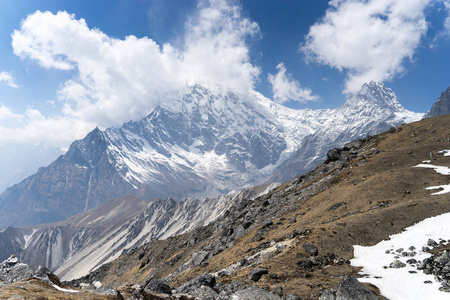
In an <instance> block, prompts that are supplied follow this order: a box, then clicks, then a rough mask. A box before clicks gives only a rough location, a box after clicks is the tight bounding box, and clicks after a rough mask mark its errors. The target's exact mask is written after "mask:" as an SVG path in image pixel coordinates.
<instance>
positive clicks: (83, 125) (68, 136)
mask: <svg viewBox="0 0 450 300" xmlns="http://www.w3.org/2000/svg"><path fill="white" fill-rule="evenodd" d="M94 127H95V125H94V124H93V123H88V122H85V121H82V120H79V119H75V118H72V117H56V118H47V117H45V116H44V115H42V113H41V112H40V111H38V110H36V109H32V108H29V109H27V110H26V111H25V112H24V113H23V114H18V113H14V112H12V110H11V109H10V108H8V107H5V106H0V144H5V143H24V142H25V143H28V144H48V145H53V146H58V147H61V148H64V147H67V145H68V144H69V143H70V142H72V141H73V140H74V139H75V138H81V137H83V136H84V135H85V134H86V132H88V131H89V130H92V129H93V128H94Z"/></svg>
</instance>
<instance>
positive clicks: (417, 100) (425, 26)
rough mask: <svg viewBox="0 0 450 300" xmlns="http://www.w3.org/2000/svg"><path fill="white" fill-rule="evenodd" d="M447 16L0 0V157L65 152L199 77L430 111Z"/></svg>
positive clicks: (447, 1) (371, 6)
mask: <svg viewBox="0 0 450 300" xmlns="http://www.w3.org/2000/svg"><path fill="white" fill-rule="evenodd" d="M449 11H450V0H331V1H325V0H283V1H275V0H242V1H237V0H199V1H197V0H127V1H115V0H110V1H100V0H76V1H75V0H70V1H60V0H54V1H50V0H47V1H46V0H42V1H34V0H27V1H24V0H17V1H8V0H0V57H1V59H0V154H2V153H6V152H5V151H6V150H8V151H9V152H11V149H13V148H14V149H22V148H23V147H26V146H27V145H33V147H35V146H36V145H43V146H45V147H47V148H48V149H50V148H52V147H53V148H54V147H56V148H58V149H63V148H65V147H67V146H68V145H69V144H70V142H71V141H73V140H74V139H77V138H82V137H83V136H84V135H85V134H86V133H87V132H88V131H90V130H92V129H93V128H94V127H95V126H100V127H102V128H105V127H109V126H120V125H121V124H122V123H124V122H127V121H129V120H137V119H140V118H142V117H143V116H145V114H147V113H149V112H150V111H151V109H152V108H153V107H154V106H155V105H157V104H158V103H160V101H161V99H162V95H164V91H167V90H170V89H173V88H176V87H178V86H179V85H180V84H183V83H184V82H186V81H189V80H199V79H208V80H211V81H216V82H220V83H221V84H224V85H226V86H229V87H231V88H234V89H236V90H238V91H240V92H244V93H245V92H248V91H251V90H256V91H258V92H260V93H262V94H263V95H265V96H266V97H268V98H271V99H273V100H274V101H276V102H279V103H282V104H283V105H286V106H288V107H292V108H314V109H316V108H335V107H338V106H340V105H341V104H342V103H343V102H344V101H345V94H346V93H348V92H355V91H357V90H358V89H359V87H360V86H361V85H362V83H364V82H367V81H370V80H375V81H380V82H384V83H385V85H386V86H388V87H390V88H392V89H393V91H394V92H395V93H396V94H397V97H398V99H399V101H400V103H401V104H402V105H403V106H405V107H406V108H407V109H409V110H412V111H415V112H426V111H427V110H428V109H429V108H430V107H431V105H432V104H433V102H434V101H435V100H436V98H437V97H438V96H439V95H440V93H441V92H442V91H444V90H445V89H446V88H447V87H448V86H449V85H450V76H449V71H448V70H450V58H449V53H450V17H449ZM12 145H14V147H13V146H12ZM21 147H22V148H21ZM53 148H52V149H53ZM19 152H20V151H19ZM35 152H36V151H35ZM37 152H39V151H37ZM44 152H45V151H44ZM49 153H50V152H49ZM51 153H53V154H52V155H53V156H54V155H55V154H54V153H55V152H51ZM3 169H5V168H3ZM0 175H1V174H0ZM0 177H1V176H0ZM0 188H1V182H0Z"/></svg>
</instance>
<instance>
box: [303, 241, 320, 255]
mask: <svg viewBox="0 0 450 300" xmlns="http://www.w3.org/2000/svg"><path fill="white" fill-rule="evenodd" d="M302 247H303V249H305V251H306V252H308V254H309V255H311V256H316V255H318V254H319V250H317V248H316V246H314V245H313V244H309V243H306V244H303V246H302Z"/></svg>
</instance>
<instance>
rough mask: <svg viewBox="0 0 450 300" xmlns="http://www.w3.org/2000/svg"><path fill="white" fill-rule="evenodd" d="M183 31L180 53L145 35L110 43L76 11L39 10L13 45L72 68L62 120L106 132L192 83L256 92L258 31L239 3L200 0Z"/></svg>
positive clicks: (24, 54) (28, 55) (43, 61)
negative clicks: (252, 50)
mask: <svg viewBox="0 0 450 300" xmlns="http://www.w3.org/2000/svg"><path fill="white" fill-rule="evenodd" d="M185 30H186V32H185V37H184V41H183V43H182V46H181V47H178V48H176V47H175V46H173V45H171V44H164V45H159V44H157V43H156V42H155V41H154V40H152V39H150V38H148V37H143V38H137V37H135V36H128V37H126V38H125V39H123V40H122V39H116V38H112V37H109V36H108V35H106V34H105V33H103V32H101V31H100V30H99V29H95V28H89V26H88V24H87V23H86V21H85V20H84V19H77V18H76V17H75V15H73V14H69V13H67V12H58V13H57V14H52V13H51V12H41V11H37V12H35V13H34V14H31V15H29V16H28V17H27V18H26V19H25V20H23V22H22V24H21V27H20V29H19V30H15V31H14V33H13V35H12V38H13V40H12V46H13V49H14V53H15V54H16V55H18V56H19V57H21V58H23V59H31V60H35V61H37V62H38V63H39V64H40V65H41V66H42V67H44V68H53V69H59V70H67V71H71V74H74V76H73V77H72V78H70V79H69V80H67V81H66V82H64V83H63V84H62V85H61V88H60V89H59V90H58V100H60V101H62V102H63V104H64V105H63V106H64V109H63V113H64V115H65V116H66V117H70V118H71V119H74V120H75V119H76V120H80V121H85V122H89V123H95V124H98V125H99V126H101V127H108V126H120V125H121V124H122V123H123V122H127V121H129V120H138V119H141V118H143V117H145V116H146V115H147V114H148V113H149V112H150V111H151V110H152V109H153V108H154V107H155V106H156V105H158V104H159V103H160V101H162V99H163V98H164V94H165V93H166V92H167V91H169V90H171V89H174V88H178V87H180V86H182V85H184V84H185V83H186V82H188V81H197V80H207V81H211V82H217V83H220V84H222V85H224V86H228V87H231V88H234V89H236V90H238V91H241V92H246V91H249V90H251V89H253V85H254V83H255V81H256V80H257V79H258V76H259V73H260V70H259V68H258V67H256V66H253V65H252V63H251V61H250V57H249V49H248V46H247V40H248V39H249V38H251V37H252V36H255V35H257V34H258V33H259V27H258V25H257V24H256V23H254V22H252V21H250V20H249V19H246V18H243V17H242V16H241V7H240V6H238V5H236V4H235V3H234V2H231V1H221V0H210V1H201V2H199V7H198V12H197V15H195V16H192V17H191V18H190V19H189V21H188V22H187V24H186V29H185ZM61 120H62V119H61Z"/></svg>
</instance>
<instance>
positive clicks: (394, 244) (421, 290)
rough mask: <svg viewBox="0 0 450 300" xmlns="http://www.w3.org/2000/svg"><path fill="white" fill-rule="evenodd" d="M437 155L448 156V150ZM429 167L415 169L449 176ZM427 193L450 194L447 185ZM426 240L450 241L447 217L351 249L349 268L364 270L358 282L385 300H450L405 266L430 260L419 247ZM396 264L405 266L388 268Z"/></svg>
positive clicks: (449, 215) (422, 275)
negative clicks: (412, 260) (375, 287)
mask: <svg viewBox="0 0 450 300" xmlns="http://www.w3.org/2000/svg"><path fill="white" fill-rule="evenodd" d="M439 153H443V154H444V156H450V150H444V151H441V152H439ZM429 163H431V161H424V164H419V165H417V166H415V167H419V168H431V169H434V170H435V171H436V172H438V173H440V174H443V175H450V168H449V167H443V166H434V165H431V164H429ZM427 189H442V191H439V192H437V193H434V194H431V195H440V194H444V193H449V192H450V184H449V185H441V186H435V187H429V188H427ZM429 239H433V240H434V241H436V242H438V243H439V242H441V241H443V240H445V241H449V239H450V213H446V214H442V215H439V216H435V217H431V218H428V219H425V220H423V221H421V222H419V223H417V224H415V225H413V226H411V227H408V228H406V229H405V231H404V232H401V233H398V234H394V235H391V236H390V239H389V240H387V241H381V242H380V243H378V244H376V245H375V246H371V247H363V246H357V245H356V246H354V259H352V260H351V264H352V265H353V266H361V267H363V269H362V271H361V273H360V274H361V275H364V278H361V279H360V281H362V282H368V283H371V284H373V285H375V286H377V287H378V288H379V289H380V292H381V294H382V295H383V296H385V297H386V298H388V299H395V300H401V299H405V300H411V299H433V300H436V299H450V294H449V293H446V292H442V291H439V288H440V287H441V284H440V283H439V282H438V281H436V280H435V278H434V275H426V274H425V273H423V272H422V271H421V270H417V268H416V264H409V263H407V262H406V261H407V260H409V259H412V258H414V259H416V260H417V261H423V260H424V259H425V258H428V257H430V256H431V254H430V253H428V252H424V251H422V247H426V246H427V243H428V240H429ZM444 243H445V244H446V243H447V242H444ZM413 252H415V253H413ZM405 254H406V255H405ZM395 260H399V261H400V262H402V263H404V264H406V266H405V267H401V268H393V267H390V264H391V263H393V262H394V261H395ZM425 281H427V282H428V283H425Z"/></svg>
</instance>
